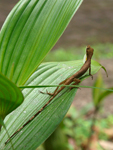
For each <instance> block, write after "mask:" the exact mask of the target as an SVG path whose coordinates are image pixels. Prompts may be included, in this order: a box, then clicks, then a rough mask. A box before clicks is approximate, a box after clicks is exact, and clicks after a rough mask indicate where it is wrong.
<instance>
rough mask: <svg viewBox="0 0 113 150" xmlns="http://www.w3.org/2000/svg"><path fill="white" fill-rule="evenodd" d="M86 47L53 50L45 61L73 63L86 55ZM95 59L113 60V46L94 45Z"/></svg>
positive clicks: (110, 44)
mask: <svg viewBox="0 0 113 150" xmlns="http://www.w3.org/2000/svg"><path fill="white" fill-rule="evenodd" d="M85 47H86V46H80V47H76V46H75V47H73V48H65V49H63V48H59V49H56V50H52V51H51V52H50V53H49V54H48V55H47V56H46V58H45V59H44V61H69V60H70V61H71V60H77V59H80V58H81V55H84V53H85ZM92 47H93V48H94V50H95V52H94V56H93V58H98V59H103V58H113V44H112V43H105V44H94V45H92Z"/></svg>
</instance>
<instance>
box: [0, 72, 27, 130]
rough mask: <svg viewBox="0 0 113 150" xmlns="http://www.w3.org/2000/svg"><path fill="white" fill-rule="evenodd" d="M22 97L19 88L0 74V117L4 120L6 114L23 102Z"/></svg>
mask: <svg viewBox="0 0 113 150" xmlns="http://www.w3.org/2000/svg"><path fill="white" fill-rule="evenodd" d="M23 99H24V98H23V95H22V93H21V91H20V89H19V88H18V87H17V86H16V85H15V84H14V83H12V82H11V81H10V80H9V79H7V78H6V77H5V76H4V75H2V74H0V118H1V119H2V120H4V118H5V117H6V115H8V114H9V113H10V112H12V111H13V110H14V109H16V108H17V107H18V106H19V105H20V104H21V103H22V102H23ZM0 129H1V127H0Z"/></svg>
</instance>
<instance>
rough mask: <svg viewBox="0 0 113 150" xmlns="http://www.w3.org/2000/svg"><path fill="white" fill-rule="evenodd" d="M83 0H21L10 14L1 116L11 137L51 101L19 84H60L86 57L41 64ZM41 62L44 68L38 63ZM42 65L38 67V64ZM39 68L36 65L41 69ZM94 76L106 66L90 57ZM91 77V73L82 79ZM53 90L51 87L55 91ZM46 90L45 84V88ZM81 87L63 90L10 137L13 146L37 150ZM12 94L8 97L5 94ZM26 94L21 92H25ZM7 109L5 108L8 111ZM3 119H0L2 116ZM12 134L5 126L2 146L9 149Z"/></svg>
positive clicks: (1, 44)
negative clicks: (22, 87)
mask: <svg viewBox="0 0 113 150" xmlns="http://www.w3.org/2000/svg"><path fill="white" fill-rule="evenodd" d="M81 3H82V0H68V1H67V0H63V1H62V0H61V1H57V0H56V1H53V0H46V1H45V0H41V1H39V0H32V1H31V0H21V1H19V2H18V4H17V5H16V6H15V7H14V9H13V10H12V11H11V13H10V14H9V16H8V17H7V19H6V21H5V23H4V25H3V27H2V29H1V32H0V72H1V73H2V74H1V80H0V91H2V90H3V91H2V92H1V93H0V96H1V97H0V104H1V105H0V107H2V108H0V109H1V110H0V115H1V116H0V117H1V118H2V119H4V118H5V116H6V115H7V114H9V113H10V112H12V111H13V110H14V109H15V108H16V107H18V106H19V105H20V104H21V103H22V101H23V95H24V98H25V100H24V102H23V103H22V104H21V105H20V106H19V107H18V108H17V109H16V110H15V111H13V112H12V113H11V114H9V115H8V116H7V117H6V118H5V120H4V121H5V125H6V127H7V129H8V132H9V134H10V136H11V135H12V134H13V133H14V132H15V131H17V130H18V129H19V128H20V127H21V126H22V125H23V124H24V123H26V122H27V121H28V120H29V119H30V118H31V117H32V116H33V115H35V114H36V112H38V111H39V110H40V109H41V108H42V107H43V106H44V105H45V104H46V102H47V101H48V100H49V99H50V96H48V95H42V94H41V93H40V92H38V90H37V89H36V88H34V89H33V88H31V89H23V90H22V93H21V91H20V90H19V89H18V86H22V85H26V86H30V85H32V86H33V85H34V86H35V85H42V86H43V85H44V84H45V85H47V84H48V85H52V84H55V83H56V84H57V85H58V84H59V83H60V82H61V81H62V80H64V79H65V78H67V77H69V76H71V75H72V74H73V73H75V72H77V71H78V70H79V69H80V68H81V66H82V65H83V61H82V60H80V61H72V62H62V63H61V62H58V63H56V62H55V63H44V64H42V65H40V63H41V62H42V60H43V59H44V57H45V56H46V54H47V53H48V52H49V51H50V50H51V48H52V47H53V46H54V44H55V43H56V41H57V40H58V39H59V37H60V36H61V35H62V33H63V31H64V30H65V28H66V26H67V25H68V23H69V21H70V20H71V18H72V16H73V15H74V13H75V12H76V11H77V9H78V8H79V6H80V4H81ZM39 65H40V66H39ZM38 66H39V67H38ZM37 67H38V69H37ZM91 67H92V74H95V73H97V72H98V70H99V69H100V68H101V67H102V66H101V65H100V64H99V63H97V62H96V61H92V66H91ZM86 77H88V72H87V73H86V74H85V75H83V76H82V77H81V80H83V79H85V78H86ZM54 89H55V88H53V87H52V88H50V89H49V91H50V92H53V91H54ZM40 90H41V91H46V88H45V87H44V88H41V89H40ZM76 91H77V88H74V89H72V90H71V91H70V90H69V88H65V89H64V90H63V91H62V92H61V93H60V94H59V95H58V96H57V97H55V98H54V99H53V101H52V102H51V103H50V104H49V105H48V106H47V107H46V108H45V109H44V110H43V111H42V112H41V113H40V114H39V115H38V116H37V117H36V118H35V119H34V120H33V121H32V122H30V123H29V124H28V125H27V126H26V127H25V128H23V129H22V130H21V131H20V132H19V133H18V134H16V135H15V136H14V138H12V143H13V147H14V149H15V150H20V149H24V150H28V149H36V147H37V146H39V145H40V144H41V143H43V142H44V141H45V140H46V139H47V138H48V137H49V136H50V134H51V133H52V132H53V131H54V130H55V129H56V127H57V126H58V124H59V123H60V122H61V120H62V119H63V117H64V116H65V114H66V112H67V111H68V109H69V107H70V105H71V103H72V101H73V98H74V96H75V93H76ZM6 92H7V93H8V95H5V94H4V93H6ZM22 94H23V95H22ZM4 108H5V109H4ZM1 118H0V119H1ZM8 138H9V137H8V136H7V134H6V131H5V130H4V129H3V128H2V130H1V133H0V148H2V149H4V150H8V149H11V147H12V146H11V145H10V142H9V143H7V144H6V145H5V142H6V140H7V139H8Z"/></svg>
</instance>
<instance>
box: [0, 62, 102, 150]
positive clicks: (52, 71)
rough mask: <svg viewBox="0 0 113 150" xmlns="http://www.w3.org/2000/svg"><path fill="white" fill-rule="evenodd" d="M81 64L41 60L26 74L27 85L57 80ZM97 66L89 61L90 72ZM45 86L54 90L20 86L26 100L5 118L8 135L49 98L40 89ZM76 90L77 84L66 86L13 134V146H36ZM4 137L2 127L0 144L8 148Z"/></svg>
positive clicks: (99, 66)
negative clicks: (40, 62)
mask: <svg viewBox="0 0 113 150" xmlns="http://www.w3.org/2000/svg"><path fill="white" fill-rule="evenodd" d="M82 65H83V61H72V62H62V63H59V62H57V63H44V64H42V65H40V66H39V68H38V69H37V71H36V72H35V73H34V74H33V75H32V76H31V77H30V78H29V80H28V81H27V83H26V85H29V86H30V85H47V84H48V85H53V84H59V83H60V82H61V81H62V80H64V79H65V78H67V77H69V76H70V75H72V74H74V73H76V72H77V71H78V70H79V69H80V68H81V66H82ZM100 68H101V65H100V64H98V63H97V62H95V61H92V74H95V73H96V72H97V71H98V70H99V69H100ZM86 75H88V72H87V73H86V74H85V75H83V76H82V77H81V79H82V80H83V79H84V78H86ZM46 89H47V90H48V91H49V92H53V91H54V89H55V88H53V87H48V88H40V89H37V88H35V89H24V90H23V94H24V97H25V101H24V102H23V103H22V105H21V106H19V107H18V108H17V109H16V110H15V111H14V112H13V113H12V114H10V115H8V116H7V118H6V119H5V124H6V127H7V129H8V132H9V134H10V135H12V134H13V133H14V132H15V131H16V130H18V129H19V128H20V127H21V126H22V125H23V124H24V123H26V122H27V121H28V120H29V119H30V118H31V117H32V116H33V115H34V114H35V113H36V112H38V111H39V110H40V109H41V108H42V107H43V106H44V105H45V103H46V102H47V101H48V100H49V99H50V96H48V95H46V94H41V93H40V92H39V90H40V91H43V92H44V91H45V92H46ZM76 91H77V88H74V89H72V90H71V91H70V90H69V88H65V89H64V90H63V91H61V93H59V94H58V95H57V96H56V97H55V98H54V99H53V100H52V102H51V103H50V104H49V105H48V106H47V107H46V108H45V109H44V110H43V111H42V112H41V113H40V114H39V115H38V116H37V117H36V118H35V119H33V120H32V121H31V122H30V123H29V124H27V126H25V127H24V128H23V129H22V130H21V131H20V132H19V133H18V134H16V135H15V137H13V138H12V142H13V145H14V148H15V150H20V149H24V150H31V149H32V150H35V149H36V147H38V146H39V145H40V144H41V143H43V142H44V141H45V140H46V139H47V138H48V136H49V135H50V134H51V133H52V132H53V131H54V130H55V129H56V127H57V126H58V125H59V123H60V122H61V120H62V119H63V117H64V116H65V114H66V112H67V111H68V109H69V107H70V105H71V103H72V101H73V98H74V96H75V93H76ZM81 92H82V89H81ZM7 139H8V137H7V135H6V132H5V130H2V131H1V139H0V140H1V145H0V147H4V150H7V149H10V148H11V147H10V146H11V145H10V142H9V143H7V144H6V146H5V145H4V143H5V142H6V140H7Z"/></svg>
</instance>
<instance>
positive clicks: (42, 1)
mask: <svg viewBox="0 0 113 150" xmlns="http://www.w3.org/2000/svg"><path fill="white" fill-rule="evenodd" d="M82 1H83V0H21V1H19V2H18V4H17V5H16V6H15V7H14V9H13V10H12V11H11V13H10V14H9V16H8V17H7V19H6V21H5V23H4V25H3V27H2V29H1V32H0V71H1V72H2V73H3V74H4V75H5V76H7V77H8V78H9V79H11V80H12V81H13V82H14V83H16V84H17V85H23V84H24V83H25V82H26V81H27V79H28V78H29V77H30V75H31V74H32V73H33V72H34V71H35V70H36V68H37V67H38V65H39V64H40V63H41V61H42V60H43V59H44V57H45V55H46V54H47V53H48V52H49V51H50V50H51V48H52V47H53V46H54V44H55V43H56V41H57V40H58V39H59V37H60V36H61V34H62V33H63V31H64V30H65V28H66V26H67V25H68V23H69V21H70V20H71V18H72V16H73V15H74V13H75V12H76V11H77V9H78V8H79V6H80V4H81V3H82Z"/></svg>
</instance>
